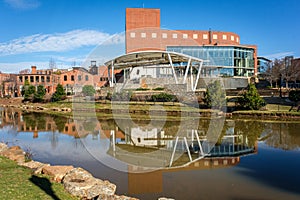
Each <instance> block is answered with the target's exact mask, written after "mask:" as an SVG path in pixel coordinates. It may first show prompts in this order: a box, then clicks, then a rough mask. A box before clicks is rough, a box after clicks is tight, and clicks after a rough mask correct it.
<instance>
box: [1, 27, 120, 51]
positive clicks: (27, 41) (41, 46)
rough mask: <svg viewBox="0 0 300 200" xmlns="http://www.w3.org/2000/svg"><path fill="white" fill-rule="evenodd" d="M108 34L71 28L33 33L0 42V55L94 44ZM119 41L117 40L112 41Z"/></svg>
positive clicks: (68, 48)
mask: <svg viewBox="0 0 300 200" xmlns="http://www.w3.org/2000/svg"><path fill="white" fill-rule="evenodd" d="M109 37H110V35H109V34H108V33H103V32H99V31H95V30H73V31H70V32H66V33H55V34H35V35H31V36H26V37H22V38H18V39H14V40H11V41H8V42H5V43H0V56H5V55H15V54H23V53H33V52H51V51H53V52H62V51H69V50H73V49H77V48H80V47H83V46H96V45H99V44H101V43H103V42H104V41H106V40H107V39H108V38H109ZM113 42H119V40H116V41H113Z"/></svg>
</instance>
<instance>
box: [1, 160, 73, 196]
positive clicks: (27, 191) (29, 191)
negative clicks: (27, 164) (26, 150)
mask: <svg viewBox="0 0 300 200" xmlns="http://www.w3.org/2000/svg"><path fill="white" fill-rule="evenodd" d="M0 187H1V189H0V199H21V200H26V199H28V200H29V199H30V200H31V199H41V200H44V199H55V200H58V199H66V200H68V199H73V200H74V199H77V198H75V197H72V196H71V195H70V194H69V193H67V192H66V191H65V190H64V188H63V185H62V184H59V183H52V182H50V181H49V178H48V177H46V176H42V175H33V174H32V172H31V170H30V169H27V168H24V167H21V166H18V165H17V164H16V163H15V162H14V161H11V160H9V159H7V158H4V157H1V156H0Z"/></svg>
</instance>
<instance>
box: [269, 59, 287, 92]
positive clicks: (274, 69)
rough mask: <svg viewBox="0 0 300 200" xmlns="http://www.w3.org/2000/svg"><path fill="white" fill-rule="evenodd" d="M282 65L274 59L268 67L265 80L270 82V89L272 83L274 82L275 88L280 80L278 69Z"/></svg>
mask: <svg viewBox="0 0 300 200" xmlns="http://www.w3.org/2000/svg"><path fill="white" fill-rule="evenodd" d="M282 65H283V61H281V60H278V59H275V60H274V62H273V65H269V66H268V68H267V70H266V75H267V76H266V79H267V80H268V81H269V82H270V84H271V87H273V82H275V84H276V85H275V87H276V88H277V87H278V85H277V83H278V81H279V80H280V69H281V66H282Z"/></svg>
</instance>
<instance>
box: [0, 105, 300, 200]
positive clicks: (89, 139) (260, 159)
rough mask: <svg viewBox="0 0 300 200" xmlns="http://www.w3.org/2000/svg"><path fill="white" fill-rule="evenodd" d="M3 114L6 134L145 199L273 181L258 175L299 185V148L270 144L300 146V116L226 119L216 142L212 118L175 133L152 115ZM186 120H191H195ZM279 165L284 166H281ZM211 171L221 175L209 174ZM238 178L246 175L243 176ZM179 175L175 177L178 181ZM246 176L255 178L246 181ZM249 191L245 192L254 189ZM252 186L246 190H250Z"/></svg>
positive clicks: (42, 156)
mask: <svg viewBox="0 0 300 200" xmlns="http://www.w3.org/2000/svg"><path fill="white" fill-rule="evenodd" d="M0 115H1V117H0V128H1V132H0V141H8V140H10V141H15V140H18V142H16V144H17V145H21V146H22V145H23V147H24V146H25V147H26V145H28V146H30V147H31V148H32V150H33V151H34V153H35V158H36V159H37V160H39V161H42V162H50V163H51V164H72V165H75V166H76V165H77V166H81V167H84V168H86V169H88V170H90V171H91V172H92V173H93V174H95V175H96V176H97V177H99V178H105V179H110V180H112V181H113V182H115V183H117V184H118V185H120V188H121V189H119V190H121V191H119V192H120V193H127V194H131V195H135V194H136V196H137V197H140V198H142V199H147V197H146V196H147V195H146V196H141V194H145V193H148V194H151V195H150V196H149V199H154V198H156V197H157V196H153V195H154V194H160V195H159V196H163V194H166V196H168V194H170V195H169V196H170V197H171V196H172V194H173V195H175V194H176V199H186V198H188V197H190V199H193V198H194V199H196V197H195V196H192V195H193V194H199V193H201V194H205V193H208V191H210V192H213V191H211V190H210V189H209V186H210V187H211V188H215V187H214V185H215V183H216V182H217V183H218V184H219V185H220V184H221V183H222V187H224V188H226V187H227V186H228V184H231V182H230V181H232V182H234V183H238V184H239V185H246V186H245V188H247V187H249V188H252V187H254V188H256V190H257V191H260V190H265V189H267V190H268V189H269V188H265V187H262V189H260V188H261V185H260V184H256V182H258V181H259V182H261V183H263V184H265V185H267V186H272V187H274V188H277V189H278V188H280V189H285V190H287V191H290V192H293V193H297V188H296V186H297V184H298V182H297V180H299V179H298V177H299V176H297V174H296V172H297V170H298V167H299V159H298V160H295V157H297V155H299V154H297V155H296V154H295V155H292V154H291V153H289V154H283V153H278V152H276V151H274V150H270V148H269V147H273V148H276V149H284V150H285V151H287V150H288V151H290V152H294V151H295V150H296V151H297V150H298V149H299V146H300V135H299V134H298V133H299V131H298V130H299V128H300V124H299V123H293V122H280V123H279V122H258V121H251V120H249V121H245V120H244V121H242V120H226V121H225V124H224V126H223V128H222V130H219V131H221V135H220V137H219V139H218V141H217V143H216V144H215V145H214V144H211V143H210V139H209V138H208V136H207V132H208V130H209V127H208V126H209V124H210V123H209V120H207V119H203V120H200V121H199V124H198V128H197V129H192V130H190V129H188V128H187V129H186V131H185V132H182V133H181V134H179V135H178V134H175V133H177V132H178V129H179V127H178V126H179V124H180V123H178V122H176V121H166V123H165V124H164V126H163V128H161V129H158V128H156V127H155V126H149V123H148V121H147V120H136V121H135V123H134V124H133V123H132V122H131V120H126V119H123V120H121V123H123V127H126V128H125V129H124V130H123V129H121V128H119V126H117V125H116V123H115V122H114V120H101V119H100V120H99V123H95V122H93V121H89V120H85V121H83V123H80V124H79V125H78V123H77V122H76V121H74V120H73V119H72V118H66V117H61V116H55V115H47V114H41V113H23V112H21V111H18V110H12V109H8V110H7V109H2V110H1V112H0ZM217 122H218V121H214V123H217ZM184 123H185V125H186V127H189V126H188V124H189V121H187V122H184ZM214 123H212V124H214ZM176 141H177V142H176ZM85 145H88V146H89V148H91V149H93V151H92V152H89V153H92V154H94V153H95V154H97V155H96V156H95V157H96V158H97V159H104V160H109V161H110V162H112V163H114V164H116V165H123V167H124V168H126V171H127V172H129V173H126V174H125V175H124V174H120V172H117V171H115V170H112V169H109V168H108V167H105V166H100V167H99V165H97V164H96V161H95V160H93V158H91V157H90V154H89V153H88V152H87V151H86V146H85ZM210 145H213V146H212V147H211V146H210ZM266 147H268V150H266V149H265V148H266ZM201 149H202V150H201ZM291 150H293V151H291ZM153 152H154V153H153ZM189 153H190V155H189ZM248 155H254V156H248ZM97 156H98V157H97ZM245 156H246V157H245ZM172 157H173V160H172V162H171V159H172ZM199 158H201V159H199ZM287 159H290V160H287ZM191 161H192V162H191ZM153 165H154V166H153ZM155 166H164V167H160V170H156V171H152V172H148V173H143V174H137V173H130V172H137V171H145V169H147V167H148V168H149V167H155ZM276 166H280V169H279V168H276ZM283 168H284V169H286V170H284V173H288V174H286V175H285V176H282V175H281V174H282V173H283V172H282V169H283ZM215 169H218V170H215ZM223 170H227V171H223ZM210 171H214V174H217V175H211V174H209V173H210ZM195 172H197V173H195ZM175 173H176V175H174V174H175ZM289 173H291V174H289ZM182 174H185V176H183V175H182ZM236 174H240V175H243V176H245V177H248V178H249V179H255V181H256V182H255V184H254V183H253V182H251V181H249V179H241V178H240V177H237V175H236ZM292 174H293V175H292ZM214 177H215V178H214ZM218 177H223V178H220V179H219V178H218ZM224 177H225V178H224ZM296 178H297V180H294V179H296ZM194 179H195V181H194ZM239 179H241V180H242V181H241V182H239V181H240V180H239ZM181 180H182V183H181ZM184 180H185V181H184ZM198 180H206V181H205V184H206V185H205V184H202V183H201V184H202V185H201V187H203V188H205V190H204V189H200V188H199V184H200V183H199V181H198ZM174 181H177V182H176V185H174ZM178 181H179V182H180V183H179V182H178ZM119 182H121V183H119ZM248 182H250V183H251V184H250V183H249V184H250V185H247V184H248ZM166 183H168V184H167V185H166ZM186 185H188V186H189V188H193V189H194V190H193V191H194V192H193V193H192V192H191V193H189V194H187V193H183V194H182V196H180V195H181V193H178V191H180V190H181V189H182V188H183V187H185V186H186ZM149 186H151V187H149ZM220 187H221V186H220ZM122 188H126V189H123V190H122ZM166 188H170V189H168V190H167V189H166ZM198 190H199V192H197V191H198ZM166 191H167V192H166ZM172 191H174V193H172ZM176 191H177V192H176ZM243 191H245V192H246V193H247V191H248V190H246V189H244V190H243ZM252 191H253V190H252V189H251V191H248V193H247V194H248V197H249V194H250V193H251V194H252ZM257 194H259V192H257ZM274 194H275V193H274ZM188 195H191V196H188ZM174 197H175V196H174ZM208 197H210V196H208ZM219 197H220V196H219ZM239 197H243V195H240V196H239ZM251 197H256V196H251ZM260 197H262V196H260ZM220 198H221V197H220Z"/></svg>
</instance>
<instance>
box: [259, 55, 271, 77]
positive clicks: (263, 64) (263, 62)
mask: <svg viewBox="0 0 300 200" xmlns="http://www.w3.org/2000/svg"><path fill="white" fill-rule="evenodd" d="M257 60H258V66H257V72H258V73H259V74H263V73H265V72H266V71H267V69H268V68H269V67H270V66H271V61H270V60H268V59H266V58H262V57H258V58H257Z"/></svg>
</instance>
